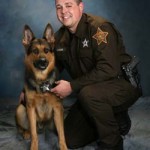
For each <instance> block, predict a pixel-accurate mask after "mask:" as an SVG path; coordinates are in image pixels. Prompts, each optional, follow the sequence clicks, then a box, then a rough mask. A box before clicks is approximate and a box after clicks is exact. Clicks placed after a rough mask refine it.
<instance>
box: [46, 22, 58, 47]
mask: <svg viewBox="0 0 150 150" xmlns="http://www.w3.org/2000/svg"><path fill="white" fill-rule="evenodd" d="M43 38H44V39H46V40H47V42H48V43H49V44H51V46H52V45H54V42H55V38H54V31H53V28H52V26H51V24H50V23H48V24H47V26H46V28H45V31H44V34H43Z"/></svg>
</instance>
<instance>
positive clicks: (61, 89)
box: [51, 80, 72, 98]
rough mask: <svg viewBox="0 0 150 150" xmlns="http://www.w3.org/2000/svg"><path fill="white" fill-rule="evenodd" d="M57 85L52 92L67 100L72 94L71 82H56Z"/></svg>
mask: <svg viewBox="0 0 150 150" xmlns="http://www.w3.org/2000/svg"><path fill="white" fill-rule="evenodd" d="M55 83H56V84H57V85H56V87H54V88H53V89H51V92H53V93H55V94H56V95H57V96H58V97H60V98H65V97H66V96H68V95H70V94H71V93H72V88H71V85H70V82H68V81H65V80H60V81H56V82H55Z"/></svg>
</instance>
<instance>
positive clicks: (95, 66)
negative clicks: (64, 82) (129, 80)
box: [55, 13, 131, 91]
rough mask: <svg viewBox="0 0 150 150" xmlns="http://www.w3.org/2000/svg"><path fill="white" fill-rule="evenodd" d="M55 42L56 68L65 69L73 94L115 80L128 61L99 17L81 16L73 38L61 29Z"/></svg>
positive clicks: (117, 35) (119, 41) (113, 33)
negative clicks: (86, 87)
mask: <svg viewBox="0 0 150 150" xmlns="http://www.w3.org/2000/svg"><path fill="white" fill-rule="evenodd" d="M55 39H56V43H55V54H56V64H57V66H58V68H59V69H60V70H62V69H63V68H66V69H67V71H68V72H69V74H70V75H71V77H72V79H73V80H72V81H71V82H70V83H71V87H72V89H73V90H75V91H77V90H80V89H81V88H83V87H84V86H86V85H89V84H94V83H97V82H103V81H107V80H111V79H114V78H116V77H117V76H118V75H119V74H121V65H122V64H123V63H127V62H129V61H130V60H131V57H130V56H129V55H128V54H127V53H126V52H125V47H124V45H123V42H122V37H121V35H120V33H119V32H118V31H117V30H116V29H115V27H114V25H113V24H112V23H110V22H108V21H107V20H105V19H103V18H101V17H97V16H92V15H89V14H85V13H83V15H82V18H81V20H80V22H79V24H78V26H77V30H76V32H75V33H74V34H71V33H70V32H69V30H68V29H67V28H66V27H64V26H62V27H61V28H60V29H59V30H58V32H57V33H56V34H55Z"/></svg>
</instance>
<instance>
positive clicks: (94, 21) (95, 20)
mask: <svg viewBox="0 0 150 150" xmlns="http://www.w3.org/2000/svg"><path fill="white" fill-rule="evenodd" d="M87 22H88V23H89V24H90V25H91V26H92V27H95V28H97V27H99V26H101V25H102V24H104V23H106V22H109V21H108V20H107V19H105V18H103V17H101V16H96V15H92V14H87Z"/></svg>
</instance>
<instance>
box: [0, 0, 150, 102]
mask: <svg viewBox="0 0 150 150" xmlns="http://www.w3.org/2000/svg"><path fill="white" fill-rule="evenodd" d="M84 3H85V12H88V13H93V14H95V15H101V16H103V17H105V18H107V19H108V20H110V21H111V22H113V23H114V24H115V25H116V26H117V28H118V29H119V31H120V32H121V34H122V35H123V38H124V43H125V45H126V48H127V51H128V52H129V53H130V54H132V55H136V56H138V57H139V58H140V60H141V63H140V65H139V71H140V74H141V82H142V86H143V92H144V96H148V95H150V79H149V77H150V69H149V65H150V42H149V40H150V2H149V0H84ZM48 22H50V23H51V24H52V26H53V28H54V30H55V31H57V29H58V28H59V27H60V24H59V22H58V21H57V18H56V15H55V5H54V0H1V1H0V99H1V98H16V97H18V95H19V94H20V91H21V89H22V87H23V58H24V48H23V46H22V43H21V40H22V31H23V27H24V25H25V24H28V25H30V26H31V28H32V29H33V31H34V32H35V34H36V35H37V36H38V37H40V36H42V34H43V30H44V28H45V26H46V24H47V23H48Z"/></svg>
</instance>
